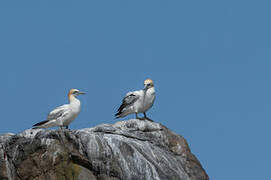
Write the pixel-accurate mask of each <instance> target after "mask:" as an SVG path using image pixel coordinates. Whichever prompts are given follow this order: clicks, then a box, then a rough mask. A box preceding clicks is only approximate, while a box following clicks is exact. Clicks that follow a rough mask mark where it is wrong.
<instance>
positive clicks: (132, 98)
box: [115, 79, 155, 120]
mask: <svg viewBox="0 0 271 180" xmlns="http://www.w3.org/2000/svg"><path fill="white" fill-rule="evenodd" d="M154 100H155V89H154V84H153V81H152V80H151V79H146V80H145V81H144V89H142V90H139V91H133V92H129V93H127V94H126V96H125V97H124V98H123V100H122V104H121V105H120V107H119V109H118V112H117V113H116V114H115V117H116V118H120V117H125V116H127V115H128V114H133V113H135V114H136V118H137V119H141V118H139V117H138V113H143V114H144V118H145V119H147V120H151V119H149V118H148V117H147V115H146V112H147V111H148V110H149V109H150V108H151V107H152V105H153V103H154Z"/></svg>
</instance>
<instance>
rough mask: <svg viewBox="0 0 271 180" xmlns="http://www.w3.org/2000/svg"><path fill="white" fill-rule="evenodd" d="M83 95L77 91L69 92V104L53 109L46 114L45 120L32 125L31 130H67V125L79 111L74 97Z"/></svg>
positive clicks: (78, 105) (78, 104)
mask: <svg viewBox="0 0 271 180" xmlns="http://www.w3.org/2000/svg"><path fill="white" fill-rule="evenodd" d="M80 94H85V93H83V92H80V91H79V90H77V89H71V90H70V91H69V94H68V97H69V102H70V103H69V104H64V105H62V106H59V107H57V108H55V109H54V110H53V111H51V112H50V113H49V114H48V117H47V120H45V121H42V122H39V123H37V124H34V125H33V128H49V127H55V126H59V127H60V128H62V127H65V128H68V126H69V124H70V123H71V122H72V121H73V120H74V119H75V118H76V117H77V116H78V114H79V113H80V110H81V104H80V101H79V99H77V98H76V97H77V96H78V95H80Z"/></svg>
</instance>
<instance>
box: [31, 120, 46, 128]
mask: <svg viewBox="0 0 271 180" xmlns="http://www.w3.org/2000/svg"><path fill="white" fill-rule="evenodd" d="M48 121H49V120H45V121H41V122H39V123H37V124H34V125H33V127H36V126H40V125H43V124H45V123H47V122H48Z"/></svg>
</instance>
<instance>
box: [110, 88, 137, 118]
mask: <svg viewBox="0 0 271 180" xmlns="http://www.w3.org/2000/svg"><path fill="white" fill-rule="evenodd" d="M138 98H139V97H138V96H137V95H135V94H133V93H130V94H128V95H127V96H126V97H125V98H123V100H122V104H121V105H120V107H119V109H118V112H117V113H116V114H115V116H119V115H120V114H121V113H122V111H123V110H124V109H125V108H126V107H128V106H130V105H132V104H133V103H134V102H136V101H137V100H138Z"/></svg>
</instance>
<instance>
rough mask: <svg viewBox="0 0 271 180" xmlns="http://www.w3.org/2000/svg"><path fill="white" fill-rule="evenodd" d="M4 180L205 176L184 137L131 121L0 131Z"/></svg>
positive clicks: (193, 179) (198, 179) (203, 179)
mask: <svg viewBox="0 0 271 180" xmlns="http://www.w3.org/2000/svg"><path fill="white" fill-rule="evenodd" d="M0 179H1V180H2V179H3V180H4V179H7V180H26V179H31V180H32V179H33V180H48V179H51V180H54V179H57V180H59V179H63V180H64V179H65V180H66V179H67V180H69V179H77V180H85V179H89V180H141V179H144V180H165V179H169V180H177V179H178V180H208V179H209V177H208V175H207V174H206V173H205V171H204V169H203V168H202V166H201V164H200V162H199V161H198V160H197V158H196V157H195V156H194V155H193V154H192V153H191V151H190V149H189V147H188V144H187V142H186V140H185V139H184V138H183V137H182V136H180V135H177V134H175V133H174V132H172V131H170V130H169V129H167V128H166V127H165V126H163V125H161V124H159V123H155V122H150V121H146V120H143V121H142V120H136V119H131V120H128V121H120V122H117V123H115V124H113V125H111V124H101V125H98V126H96V127H93V128H86V129H81V130H66V129H65V130H60V129H58V130H48V129H45V130H44V129H28V130H25V131H24V132H22V133H20V134H17V135H15V134H4V135H0Z"/></svg>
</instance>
